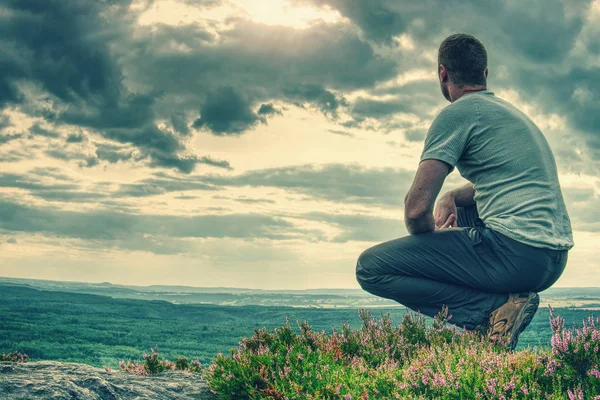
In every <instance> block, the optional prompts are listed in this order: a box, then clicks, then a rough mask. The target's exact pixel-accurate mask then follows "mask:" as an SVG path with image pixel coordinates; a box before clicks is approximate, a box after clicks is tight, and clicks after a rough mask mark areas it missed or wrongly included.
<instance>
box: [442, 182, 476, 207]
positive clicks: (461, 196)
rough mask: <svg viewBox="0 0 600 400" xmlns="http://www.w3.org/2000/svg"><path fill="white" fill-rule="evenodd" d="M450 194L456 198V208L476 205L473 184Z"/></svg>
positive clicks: (468, 184)
mask: <svg viewBox="0 0 600 400" xmlns="http://www.w3.org/2000/svg"><path fill="white" fill-rule="evenodd" d="M448 193H449V194H450V196H452V197H453V198H454V203H455V204H456V207H466V206H472V205H473V204H475V200H474V197H475V187H474V186H473V184H472V183H471V182H469V183H467V184H466V185H463V186H461V187H459V188H457V189H454V190H451V191H449V192H448Z"/></svg>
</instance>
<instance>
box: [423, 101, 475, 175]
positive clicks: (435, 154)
mask: <svg viewBox="0 0 600 400" xmlns="http://www.w3.org/2000/svg"><path fill="white" fill-rule="evenodd" d="M474 113H475V110H470V109H464V108H463V107H456V105H450V106H448V107H446V108H444V109H443V110H442V111H440V113H439V114H438V115H437V116H436V117H435V118H434V120H433V122H432V123H431V126H430V127H429V130H428V131H427V135H426V136H425V145H424V147H423V153H422V154H421V158H420V160H419V162H421V161H423V160H428V159H435V160H440V161H444V162H445V163H447V164H448V165H449V166H450V171H448V173H451V172H452V171H454V167H455V166H456V163H457V162H458V159H459V158H460V156H461V155H462V154H463V152H464V150H465V148H466V147H467V143H468V139H469V135H470V133H471V130H472V129H473V126H474V121H475V118H474V115H473V114H474Z"/></svg>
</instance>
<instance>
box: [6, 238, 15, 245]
mask: <svg viewBox="0 0 600 400" xmlns="http://www.w3.org/2000/svg"><path fill="white" fill-rule="evenodd" d="M6 243H10V244H17V239H15V238H8V240H7V241H6Z"/></svg>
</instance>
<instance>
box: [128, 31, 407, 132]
mask: <svg viewBox="0 0 600 400" xmlns="http://www.w3.org/2000/svg"><path fill="white" fill-rule="evenodd" d="M230 23H231V29H228V30H226V31H223V32H220V36H219V38H215V37H212V34H208V33H207V32H206V31H205V30H204V29H203V28H202V27H201V26H200V25H186V26H180V27H177V28H173V27H167V26H160V25H159V26H155V27H153V28H152V31H150V30H148V32H147V34H146V36H144V35H143V34H140V35H139V37H140V39H139V41H138V42H136V43H135V44H132V46H135V48H143V49H144V51H143V52H140V53H139V54H136V57H135V58H131V59H130V62H128V63H127V64H126V65H125V68H126V70H127V71H131V73H128V76H129V77H131V79H132V80H135V81H136V82H139V83H140V84H144V85H148V86H152V87H155V88H157V89H158V90H161V91H162V92H163V93H164V94H165V95H164V96H163V97H161V99H160V107H159V108H157V110H159V109H160V110H161V111H157V112H162V113H165V114H166V117H167V118H169V119H170V118H172V115H173V114H174V113H177V112H178V113H185V114H188V113H189V111H190V110H193V109H196V110H197V107H198V104H200V105H201V106H200V117H199V118H197V119H196V120H195V122H194V124H195V127H202V128H205V129H208V130H210V131H211V132H213V133H215V134H220V135H224V134H240V133H242V132H243V131H244V130H246V129H251V128H252V127H253V126H255V125H256V124H257V123H259V122H260V121H261V119H260V117H261V116H264V115H267V114H264V113H263V112H265V111H270V109H269V108H263V109H262V110H263V112H261V113H260V114H259V113H258V112H255V110H257V111H260V109H261V108H260V105H261V104H267V105H268V104H271V103H269V102H271V101H274V100H279V101H283V102H290V103H297V104H298V105H302V104H304V103H306V104H308V105H312V106H314V107H315V108H316V109H317V110H320V111H322V112H323V113H326V114H327V115H331V116H332V117H335V113H336V111H337V110H338V109H339V108H340V107H341V106H343V105H345V104H346V103H345V100H344V98H343V95H342V92H343V91H345V90H353V89H358V88H368V87H370V86H372V85H373V83H375V82H378V81H381V80H386V79H389V78H390V77H392V76H393V75H394V74H395V72H396V70H395V69H396V63H395V62H394V61H393V60H390V59H386V58H382V57H379V56H377V55H376V54H375V52H374V50H373V48H372V47H371V45H370V44H368V43H367V42H366V41H363V40H362V39H360V38H359V37H358V35H357V34H356V32H355V31H354V30H353V29H351V28H349V27H347V26H346V25H345V24H340V25H331V24H325V23H319V24H315V25H314V26H313V27H311V29H305V30H297V29H292V28H288V27H283V26H268V25H263V24H257V23H253V22H251V21H247V20H243V19H232V20H231V21H230ZM144 29H145V28H144ZM140 31H141V32H143V29H140ZM275 38H276V40H275ZM173 43H175V44H176V45H179V46H182V47H186V49H189V50H186V52H181V51H176V50H172V51H160V52H159V51H155V50H154V49H165V48H173V45H172V44H173ZM174 77H176V78H174ZM181 115H183V114H181ZM175 125H177V126H179V127H181V126H187V125H188V121H187V120H186V119H185V118H179V120H178V121H176V123H174V124H173V126H174V129H176V130H179V131H181V129H179V128H176V127H175Z"/></svg>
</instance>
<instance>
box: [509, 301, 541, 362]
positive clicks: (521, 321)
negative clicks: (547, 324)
mask: <svg viewBox="0 0 600 400" xmlns="http://www.w3.org/2000/svg"><path fill="white" fill-rule="evenodd" d="M539 305H540V296H538V294H537V293H533V292H532V293H530V294H529V298H528V299H527V301H526V302H525V305H524V306H523V308H522V309H521V311H520V312H519V314H518V315H517V317H516V318H515V328H514V330H513V331H512V333H511V335H510V341H509V342H508V348H509V349H510V350H514V349H515V347H517V342H518V340H519V335H520V334H521V332H523V331H524V330H525V328H527V327H528V326H529V324H530V323H531V320H532V319H533V317H534V316H535V313H536V312H537V310H538V307H539Z"/></svg>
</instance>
